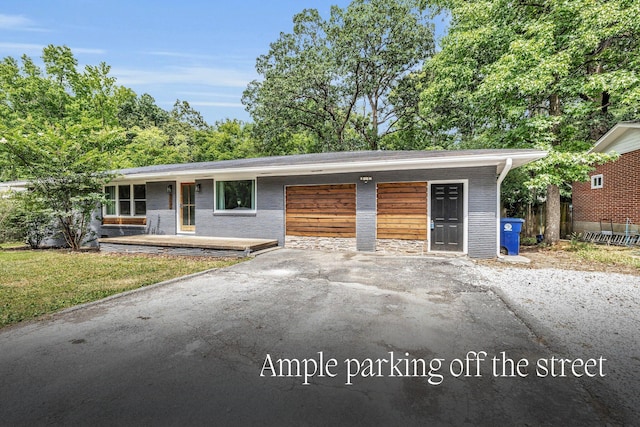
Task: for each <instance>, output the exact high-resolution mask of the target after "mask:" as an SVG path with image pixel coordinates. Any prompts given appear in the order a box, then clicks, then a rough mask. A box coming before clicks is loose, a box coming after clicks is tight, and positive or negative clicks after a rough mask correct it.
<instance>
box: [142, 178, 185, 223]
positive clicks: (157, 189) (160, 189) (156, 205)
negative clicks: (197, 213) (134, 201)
mask: <svg viewBox="0 0 640 427" xmlns="http://www.w3.org/2000/svg"><path fill="white" fill-rule="evenodd" d="M168 185H171V186H172V187H173V192H172V193H171V194H170V195H169V194H167V186H168ZM179 191H180V189H179V188H176V182H175V181H162V182H148V183H147V228H146V230H145V232H146V233H147V234H168V235H172V234H176V231H177V229H176V209H178V208H179V206H178V204H177V199H176V197H177V195H178V192H179ZM169 198H171V209H169Z"/></svg>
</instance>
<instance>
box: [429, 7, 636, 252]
mask: <svg viewBox="0 0 640 427" xmlns="http://www.w3.org/2000/svg"><path fill="white" fill-rule="evenodd" d="M433 3H434V6H440V7H443V8H445V9H447V10H448V11H449V13H450V18H451V25H450V28H449V32H448V34H447V35H446V36H445V37H444V38H443V40H442V49H441V50H440V52H438V54H437V55H435V56H434V57H433V58H432V59H431V60H430V61H427V62H426V63H425V67H424V70H423V73H424V74H423V76H422V80H423V82H424V90H423V91H422V93H421V94H420V116H421V117H424V118H426V119H424V120H423V121H422V126H423V128H424V129H425V132H431V133H433V134H434V140H436V141H441V142H442V145H444V146H446V147H450V148H457V147H496V148H503V147H511V148H540V149H545V150H548V151H549V152H550V155H549V156H548V157H547V158H546V159H544V160H543V161H540V162H537V163H535V164H533V165H531V166H530V167H529V168H528V169H527V170H528V171H529V172H530V174H529V179H528V180H527V182H526V185H527V187H529V188H538V189H540V190H541V191H542V189H546V190H547V192H548V194H547V200H548V203H547V206H548V207H549V206H551V207H552V208H553V209H555V206H556V205H557V204H558V205H559V190H561V189H562V186H565V185H567V184H570V183H571V182H573V181H582V180H585V179H587V173H588V172H589V171H590V170H591V166H592V165H593V164H596V163H598V162H603V161H605V160H608V159H609V158H610V157H607V156H604V155H595V154H589V155H587V154H586V153H585V152H586V150H588V149H589V148H590V147H591V145H592V144H593V142H595V140H597V139H598V138H599V137H600V136H602V135H603V134H604V133H605V132H606V131H607V130H608V129H609V128H610V127H611V126H613V125H614V124H615V123H617V122H618V121H622V120H629V119H635V118H637V117H638V108H639V105H640V80H639V76H640V61H639V60H638V55H637V53H638V51H639V48H640V46H639V43H640V39H639V36H640V21H638V19H636V17H637V16H638V13H640V3H638V2H637V1H627V0H612V1H602V0H570V1H565V0H562V1H560V0H545V1H541V2H526V1H519V0H518V1H513V0H491V1H489V0H484V1H475V2H467V1H463V0H443V1H434V2H433ZM516 176H522V174H518V175H513V177H516ZM529 193H530V192H529ZM556 201H557V203H556ZM557 212H558V215H559V208H558V210H557ZM547 218H550V222H551V223H552V224H553V223H555V222H556V217H555V215H554V214H553V213H551V212H549V211H548V212H547ZM548 222H549V221H548ZM557 222H558V223H559V218H558V219H557ZM547 228H548V230H549V231H550V233H549V235H550V236H551V239H552V241H554V240H555V239H556V238H557V237H556V235H555V233H554V231H555V230H554V228H553V227H549V224H548V227H547Z"/></svg>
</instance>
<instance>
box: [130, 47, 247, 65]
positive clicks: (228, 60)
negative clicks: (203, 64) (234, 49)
mask: <svg viewBox="0 0 640 427" xmlns="http://www.w3.org/2000/svg"><path fill="white" fill-rule="evenodd" d="M142 53H143V54H144V55H151V56H163V57H167V58H179V59H191V60H198V61H215V62H218V63H223V64H242V65H249V66H251V67H253V66H254V64H255V59H253V58H252V59H247V57H245V56H240V55H235V56H234V55H210V54H203V53H190V52H173V51H168V50H155V51H147V52H142Z"/></svg>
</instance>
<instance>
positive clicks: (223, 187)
mask: <svg viewBox="0 0 640 427" xmlns="http://www.w3.org/2000/svg"><path fill="white" fill-rule="evenodd" d="M215 190H216V211H255V210H256V181H255V180H253V179H250V180H244V181H216V188H215Z"/></svg>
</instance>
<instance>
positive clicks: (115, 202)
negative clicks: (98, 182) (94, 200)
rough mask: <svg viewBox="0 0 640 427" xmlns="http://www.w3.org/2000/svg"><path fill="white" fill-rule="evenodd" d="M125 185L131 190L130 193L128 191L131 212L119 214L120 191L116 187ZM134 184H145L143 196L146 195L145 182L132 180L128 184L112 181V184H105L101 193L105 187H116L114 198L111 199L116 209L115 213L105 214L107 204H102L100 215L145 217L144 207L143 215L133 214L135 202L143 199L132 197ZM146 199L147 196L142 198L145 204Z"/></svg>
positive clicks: (108, 216) (109, 216)
mask: <svg viewBox="0 0 640 427" xmlns="http://www.w3.org/2000/svg"><path fill="white" fill-rule="evenodd" d="M127 185H128V186H129V191H131V193H130V194H131V198H130V199H129V201H130V202H131V212H132V213H131V214H129V215H121V214H120V193H119V191H118V187H124V186H127ZM134 185H144V186H145V196H146V195H147V194H146V192H147V183H146V182H132V183H129V184H118V183H113V184H108V185H105V186H104V187H103V188H102V192H103V193H105V192H106V189H107V187H116V194H115V195H116V198H115V199H114V200H112V202H113V203H114V205H115V206H114V207H115V209H116V213H115V214H107V206H106V205H103V206H102V216H103V217H106V218H120V217H125V218H145V217H146V216H147V214H146V209H145V214H144V215H136V214H135V211H136V208H135V202H136V201H138V202H139V201H142V200H143V199H135V198H134V192H133V186H134ZM147 200H148V198H146V197H145V199H144V201H145V204H146V202H147Z"/></svg>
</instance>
